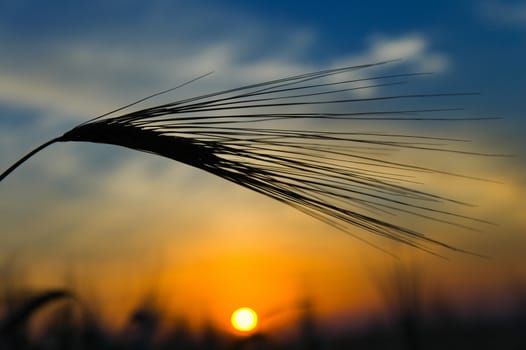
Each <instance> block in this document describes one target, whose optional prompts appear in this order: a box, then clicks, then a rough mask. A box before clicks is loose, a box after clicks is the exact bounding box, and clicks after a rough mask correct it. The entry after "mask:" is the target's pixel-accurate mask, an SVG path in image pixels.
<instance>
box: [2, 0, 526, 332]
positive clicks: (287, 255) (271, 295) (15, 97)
mask: <svg viewBox="0 0 526 350" xmlns="http://www.w3.org/2000/svg"><path fill="white" fill-rule="evenodd" d="M343 3H345V4H343ZM373 3H374V6H373V5H372V4H373ZM525 34H526V6H525V5H524V4H523V3H522V2H519V1H497V0H487V1H462V2H459V1H450V0H448V1H433V2H419V1H397V2H392V1H376V2H371V4H369V5H366V4H364V3H363V2H358V1H346V2H343V1H324V2H309V1H288V2H286V3H284V2H283V1H264V2H250V1H245V2H236V1H230V2H229V1H200V2H183V1H151V2H144V1H134V0H130V1H121V0H119V1H111V2H108V1H102V0H95V1H90V2H77V3H75V2H68V1H47V2H38V1H28V0H19V1H3V2H2V3H1V4H0V169H1V170H3V169H5V168H7V167H8V166H10V165H11V164H12V163H13V162H15V161H16V160H17V159H18V158H19V157H20V156H22V155H23V154H25V153H26V152H28V151H29V150H30V149H32V148H34V147H36V146H38V145H40V144H41V143H43V142H45V141H47V140H49V139H51V138H53V137H55V136H58V135H61V134H62V133H63V132H64V131H66V130H68V129H70V128H71V127H73V126H75V125H76V124H78V123H80V122H82V121H85V120H88V119H90V118H93V117H94V116H97V115H100V114H102V113H105V112H107V111H109V110H112V109H114V108H117V107H119V106H122V105H125V104H127V103H129V102H131V101H134V100H136V99H138V98H141V97H143V96H146V95H149V94H151V93H153V92H156V91H160V90H162V89H165V88H168V87H172V86H176V85H178V84H180V83H182V82H184V81H187V80H189V79H192V78H195V77H196V76H199V75H201V74H204V73H206V72H209V71H214V74H213V75H212V76H211V77H207V78H206V79H204V80H200V81H198V82H196V83H194V84H192V85H190V86H188V87H185V88H184V89H181V90H176V91H175V92H172V93H170V94H168V95H164V96H162V97H161V98H158V99H155V100H153V101H151V102H149V104H148V105H154V104H156V103H162V102H169V101H172V100H176V99H180V98H185V97H188V96H192V95H195V94H197V93H205V92H211V91H215V90H221V89H227V88H231V87H237V86H240V85H242V84H248V83H255V82H261V81H266V80H270V79H274V78H278V77H283V76H288V75H292V74H298V73H303V72H309V71H316V70H321V69H328V68H334V67H338V66H344V65H351V64H359V63H364V62H373V61H381V60H385V59H394V58H401V59H402V60H401V61H400V62H397V63H394V64H393V68H394V69H395V70H396V71H398V72H417V71H432V72H434V74H433V75H432V76H430V77H426V78H425V79H424V82H421V81H417V82H416V83H415V84H416V85H415V87H417V88H420V87H421V88H422V89H424V90H425V91H426V92H436V91H476V92H480V95H479V96H475V97H469V98H465V99H462V100H460V103H461V104H462V105H463V106H464V107H466V111H465V112H462V113H465V114H466V116H471V117H473V116H480V117H499V118H502V119H498V120H489V121H477V122H469V123H461V124H436V123H429V124H425V123H423V124H422V123H420V124H419V123H398V124H391V125H382V124H374V125H372V126H371V130H377V129H385V128H389V130H397V131H399V130H402V131H404V132H405V133H412V134H419V135H420V134H425V135H433V136H444V137H452V138H463V139H470V140H473V141H472V142H470V143H468V144H466V145H464V144H463V145H461V146H460V147H462V148H464V147H465V148H466V149H468V150H470V151H480V152H486V153H498V154H509V155H513V157H470V156H461V155H451V154H428V153H422V152H420V153H411V152H407V153H403V154H401V156H403V157H405V158H404V159H406V160H410V161H412V162H416V163H418V164H420V163H422V164H427V165H432V166H433V167H435V168H440V169H444V170H454V171H455V172H460V173H464V174H469V175H472V176H476V177H483V178H486V179H490V180H492V181H494V182H480V181H472V180H467V179H459V178H451V177H447V176H444V177H441V176H434V177H430V176H429V177H424V176H423V175H422V178H421V179H419V180H421V181H422V182H424V183H425V187H424V188H425V189H429V190H433V191H435V192H438V193H441V194H445V195H448V196H450V197H453V198H456V199H459V200H462V201H466V202H469V203H473V204H475V205H476V206H475V207H473V208H468V207H466V208H462V209H460V210H461V213H462V214H465V215H469V216H473V217H480V218H483V219H486V220H488V221H491V222H494V223H496V225H481V226H479V227H477V228H479V229H480V230H481V232H472V231H467V230H462V229H458V228H456V227H453V228H451V227H447V226H442V225H436V226H433V225H435V224H434V223H429V222H420V221H419V220H415V221H414V222H411V225H415V226H416V227H418V228H421V229H422V230H425V231H426V232H431V233H432V234H433V237H436V238H439V239H440V240H442V241H445V242H448V243H451V244H452V245H454V246H458V247H462V248H466V249H468V250H470V251H476V252H478V253H481V254H484V255H488V256H489V257H490V258H489V259H481V258H477V257H473V256H467V255H463V254H457V253H453V252H447V251H446V252H444V251H441V254H443V255H445V256H446V257H447V260H446V259H441V258H437V257H435V256H432V255H430V254H426V253H422V252H417V251H415V250H413V249H410V248H407V247H400V246H398V245H396V244H395V243H392V242H388V241H385V240H383V241H382V240H374V239H373V241H374V243H375V244H379V245H380V246H381V247H382V248H384V249H386V250H388V251H390V252H392V253H393V254H396V255H398V256H400V257H401V259H402V260H403V261H404V262H406V263H408V264H411V265H413V266H416V267H417V270H418V271H420V272H421V275H422V276H423V277H422V278H423V282H424V285H425V288H424V289H425V291H426V295H427V297H428V298H429V299H433V298H438V297H445V298H447V299H448V300H451V302H452V303H453V304H454V305H456V307H458V308H459V309H461V308H463V307H465V308H469V307H476V306H477V305H478V304H480V303H482V302H483V300H491V303H490V304H491V305H494V306H495V308H499V307H500V306H501V302H502V299H504V297H503V296H506V299H509V298H511V295H513V292H514V288H516V287H517V286H519V285H523V284H524V283H526V268H525V267H524V266H526V237H525V233H526V215H525V214H524V212H525V206H524V198H526V162H525V160H526V156H525V153H524V149H526V138H525V137H524V134H525V131H526V122H525V117H524V113H525V111H526V99H525V98H524V97H525V96H526V84H525V82H526V69H525V68H524V63H523V62H525V61H526V35H525ZM411 84H412V83H411ZM415 87H413V88H415ZM371 93H373V94H374V93H375V91H373V92H371ZM352 127H354V125H353V124H352V123H351V122H350V123H349V128H352ZM360 127H363V126H362V125H360ZM0 197H1V198H2V200H1V201H0V222H1V227H0V232H1V235H0V265H7V264H13V265H15V266H17V268H18V269H20V271H21V272H20V274H19V275H18V276H19V278H20V279H21V280H23V281H27V283H30V284H32V285H34V286H38V287H42V288H47V287H54V286H62V285H64V283H67V285H68V286H70V287H71V288H74V289H75V291H77V292H78V293H79V294H80V295H82V296H84V297H86V298H87V299H91V300H95V301H96V302H98V303H99V307H100V308H101V310H102V313H103V314H104V315H105V318H106V319H107V320H109V321H110V323H111V324H113V325H114V326H115V327H118V325H120V324H122V323H123V322H124V320H125V319H126V317H127V315H126V312H128V311H129V310H130V309H131V308H133V307H134V306H136V304H137V303H138V302H140V300H141V298H142V297H143V296H144V295H145V294H148V293H150V294H151V295H155V297H156V298H157V299H158V300H159V301H160V304H161V305H163V308H165V311H166V312H167V313H169V314H170V315H176V316H179V317H184V318H186V319H188V320H189V321H190V323H191V324H192V326H194V327H197V328H198V327H199V326H200V325H203V324H205V323H207V322H211V323H212V324H214V325H215V326H217V327H219V328H221V329H224V330H229V329H230V328H229V327H230V324H229V322H230V319H229V318H230V315H231V313H232V312H233V311H234V310H235V309H236V308H238V307H241V306H249V307H251V308H253V309H254V310H255V311H256V312H257V313H258V315H259V318H260V326H259V327H260V329H261V330H262V331H265V330H266V329H268V330H271V329H274V330H275V329H280V328H283V327H285V326H287V327H288V326H289V325H290V324H291V323H292V321H293V320H294V319H295V318H297V317H298V314H299V312H300V309H301V306H299V305H301V303H302V302H303V301H304V300H306V299H309V300H311V302H312V305H313V308H314V311H315V313H316V314H317V315H318V316H319V318H320V320H322V323H323V324H324V325H325V326H326V327H336V326H335V325H337V324H338V325H340V324H343V321H342V320H353V321H354V322H360V321H363V320H364V319H366V318H367V317H369V316H371V315H376V314H381V313H382V312H385V311H386V309H387V308H386V305H385V300H384V299H383V297H382V292H381V291H380V290H379V289H381V288H380V287H379V283H378V280H381V279H382V278H384V277H385V275H386V274H387V273H388V271H389V269H391V268H392V266H393V265H394V264H395V263H396V260H395V259H393V258H392V257H391V256H389V255H387V254H385V253H383V252H381V251H379V250H377V249H374V248H372V247H370V246H368V245H366V244H364V243H362V242H360V241H357V240H355V239H353V238H351V237H349V236H347V235H345V234H343V233H341V232H339V231H338V230H336V229H334V228H331V227H329V226H327V225H325V224H323V223H321V222H318V221H316V220H315V219H313V218H310V217H308V216H306V215H304V214H302V213H300V212H297V211H295V210H294V209H292V208H289V207H287V206H285V205H283V204H280V203H278V202H275V201H273V200H271V199H268V198H265V197H263V196H261V195H259V194H256V193H252V192H250V191H248V190H245V189H242V188H240V187H238V186H236V185H234V184H231V183H228V182H226V181H224V180H222V179H219V178H216V177H214V176H212V175H209V174H206V173H204V172H202V171H200V170H197V169H193V168H189V167H188V166H185V165H182V164H177V163H175V162H173V161H170V160H167V159H163V158H159V157H155V156H151V155H147V154H142V153H137V152H133V151H129V150H125V149H119V148H116V147H112V146H104V145H93V144H73V143H72V144H57V145H53V146H52V147H50V148H49V149H46V150H45V151H44V152H43V153H41V154H39V155H38V156H37V157H35V158H34V159H31V160H30V161H29V162H28V163H26V164H24V165H23V166H22V167H21V168H19V169H18V170H17V171H16V172H15V173H13V174H12V175H11V176H10V177H8V178H6V179H5V180H4V181H3V182H2V183H0ZM357 233H358V234H359V235H360V236H361V237H364V238H367V239H368V236H367V234H366V233H363V232H359V231H357ZM382 276H384V277H382ZM486 305H488V303H486Z"/></svg>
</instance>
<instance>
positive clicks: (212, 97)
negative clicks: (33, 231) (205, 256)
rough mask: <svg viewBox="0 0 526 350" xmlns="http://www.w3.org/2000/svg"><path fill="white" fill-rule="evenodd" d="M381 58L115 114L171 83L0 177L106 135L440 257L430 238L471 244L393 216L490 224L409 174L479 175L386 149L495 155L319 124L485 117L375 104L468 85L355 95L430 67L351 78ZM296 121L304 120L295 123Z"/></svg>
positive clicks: (343, 226)
mask: <svg viewBox="0 0 526 350" xmlns="http://www.w3.org/2000/svg"><path fill="white" fill-rule="evenodd" d="M388 63H390V62H378V63H372V64H366V65H359V66H351V67H343V68H337V69H330V70H323V71H317V72H313V73H307V74H301V75H295V76H291V77H285V78H282V79H277V80H272V81H268V82H263V83H259V84H253V85H247V86H242V87H239V88H235V89H229V90H224V91H219V92H214V93H209V94H204V95H200V96H196V97H193V98H188V99H183V100H179V101H175V102H171V103H167V104H162V105H159V106H155V107H151V108H145V109H141V110H138V111H133V112H130V113H126V114H123V115H117V116H115V115H116V114H117V112H121V111H122V110H124V109H126V108H129V107H131V106H133V105H136V104H138V103H139V102H143V101H145V100H147V99H149V98H151V97H153V96H157V95H159V94H161V93H165V92H166V91H169V90H166V91H163V92H161V93H157V94H154V95H151V96H148V97H146V98H144V99H141V100H139V101H137V102H134V103H132V104H130V105H127V106H125V107H122V108H119V109H117V110H115V111H112V112H110V113H107V114H104V115H102V116H99V117H97V118H94V119H91V120H89V121H87V122H85V123H82V124H80V125H78V126H77V127H75V128H73V129H71V130H70V131H68V132H66V133H65V134H63V135H62V136H59V137H57V138H55V139H52V140H50V141H48V142H46V143H45V144H43V145H41V146H40V147H38V148H36V149H35V150H33V151H31V152H30V153H29V154H27V155H26V156H25V157H23V158H21V159H20V160H19V161H18V162H16V163H15V164H13V166H11V167H10V168H9V169H7V170H6V171H5V172H4V173H3V174H1V175H0V181H1V180H3V179H4V178H5V177H6V176H7V175H8V174H9V173H11V172H12V171H13V170H15V169H16V168H17V167H18V166H19V165H21V164H22V163H23V162H25V161H26V160H27V159H29V158H30V157H31V156H33V155H34V154H35V153H37V152H39V151H40V150H42V149H44V148H46V147H48V146H50V145H51V144H53V143H56V142H70V141H83V142H94V143H100V144H111V145H117V146H123V147H127V148H130V149H133V150H137V151H142V152H148V153H153V154H157V155H160V156H163V157H166V158H169V159H172V160H175V161H178V162H182V163H185V164H188V165H191V166H194V167H196V168H200V169H203V170H205V171H207V172H209V173H212V174H214V175H217V176H219V177H221V178H223V179H226V180H229V181H232V182H234V183H236V184H238V185H241V186H243V187H246V188H248V189H251V190H253V191H256V192H259V193H261V194H263V195H265V196H268V197H271V198H274V199H275V200H278V201H280V202H282V203H285V204H288V205H290V206H292V207H294V208H296V209H298V210H300V211H302V212H304V213H306V214H308V215H310V216H313V217H315V218H317V219H319V220H321V221H323V222H326V223H327V224H329V225H332V226H334V227H336V228H338V229H340V230H342V231H344V232H346V233H348V234H350V235H352V236H353V237H355V238H357V239H360V240H362V241H366V242H368V240H367V239H366V238H363V237H362V236H360V235H358V234H356V233H355V232H352V231H351V229H352V228H353V227H354V228H358V229H361V230H364V231H367V232H369V233H371V234H374V235H378V236H382V237H385V238H388V239H391V240H395V241H398V242H400V243H403V244H406V245H409V246H412V247H415V248H418V249H422V250H425V251H427V252H430V253H433V254H436V252H435V251H434V250H433V247H435V248H436V247H442V248H446V249H448V250H454V251H460V252H465V253H467V251H466V250H462V249H459V248H458V247H454V246H451V245H449V244H447V243H446V242H443V241H440V240H437V239H434V238H432V237H430V236H429V235H426V234H425V232H419V231H417V230H414V229H411V228H410V227H408V226H407V225H405V224H402V223H397V222H396V218H397V214H403V215H413V216H417V217H420V218H424V219H426V220H429V221H436V222H441V223H446V224H449V225H454V226H458V227H465V228H468V229H469V228H470V222H471V223H475V222H482V223H488V222H486V221H484V220H482V219H477V218H472V217H468V216H464V215H461V214H458V211H457V210H456V209H447V208H449V206H450V205H459V206H462V205H468V204H466V203H462V202H459V201H456V200H454V199H452V198H446V197H443V196H440V195H439V194H435V193H430V192H427V191H422V190H419V189H418V186H417V184H416V183H415V182H414V177H415V176H418V174H422V173H434V174H441V175H446V176H461V177H466V178H471V179H474V180H481V179H478V178H475V177H469V176H466V175H461V174H456V173H454V172H452V171H449V170H448V171H445V170H440V169H432V168H429V167H425V166H421V165H419V164H413V163H410V162H407V163H406V162H400V161H395V160H393V159H392V158H389V152H390V151H392V150H400V149H411V150H420V151H425V152H449V153H451V154H470V155H477V156H494V155H493V154H484V153H476V152H468V151H464V150H460V149H452V148H449V147H445V146H444V145H443V144H444V143H446V145H447V144H449V143H455V142H459V141H462V140H457V139H452V138H437V137H430V136H425V135H405V134H399V133H385V132H358V131H355V132H351V131H349V132H347V131H342V130H341V125H340V124H338V127H339V129H335V128H334V127H332V128H326V129H325V130H321V127H322V126H324V127H325V126H328V125H329V124H330V123H333V122H337V121H342V120H348V121H367V122H370V123H374V122H385V121H443V122H446V121H449V122H451V121H456V122H458V121H466V120H470V121H474V120H482V119H492V118H463V117H461V118H459V117H450V116H449V114H448V113H447V112H453V111H459V110H461V109H460V108H402V107H397V108H393V107H391V108H388V109H385V107H384V109H382V108H379V107H375V105H377V106H381V105H383V104H384V102H388V101H396V102H397V104H399V105H403V103H402V102H404V101H414V100H426V101H427V100H429V99H439V98H444V97H458V96H463V95H472V93H433V94H423V93H419V94H390V95H382V96H371V95H366V96H368V97H363V96H364V95H356V94H352V93H353V92H354V93H356V92H358V91H359V90H362V91H363V90H367V89H369V90H371V89H374V88H379V87H382V88H385V87H388V86H395V85H400V84H403V83H406V80H407V79H410V78H413V77H415V76H421V75H426V74H429V73H401V74H389V75H388V74H383V75H376V76H369V77H363V74H362V75H360V76H354V75H353V73H357V72H358V71H360V73H361V72H362V71H364V70H367V69H371V68H373V67H378V66H381V65H386V64H388ZM207 75H208V74H207ZM204 76H206V75H204ZM204 76H201V77H199V78H196V79H193V80H191V81H189V82H186V83H184V84H181V85H180V86H178V87H176V88H179V87H182V86H184V85H187V84H189V83H191V82H194V81H195V80H197V79H201V78H202V77H204ZM174 89H175V88H174ZM174 89H170V90H174ZM360 96H362V97H360ZM364 105H365V106H367V109H366V110H364V109H363V106H364ZM354 106H356V107H362V108H354ZM306 121H310V123H306ZM295 125H296V126H295ZM298 126H301V129H297V128H298ZM335 130H337V131H335ZM368 243H370V242H368Z"/></svg>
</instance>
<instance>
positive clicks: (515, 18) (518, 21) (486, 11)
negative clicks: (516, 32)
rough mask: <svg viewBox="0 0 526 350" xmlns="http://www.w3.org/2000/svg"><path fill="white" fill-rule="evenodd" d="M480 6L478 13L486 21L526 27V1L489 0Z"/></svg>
mask: <svg viewBox="0 0 526 350" xmlns="http://www.w3.org/2000/svg"><path fill="white" fill-rule="evenodd" d="M478 6H479V7H478V8H477V11H478V13H479V14H480V16H481V17H482V18H483V19H485V20H486V21H489V22H491V23H494V24H499V25H506V26H511V27H515V28H517V27H519V28H526V3H524V2H523V1H501V0H487V1H483V2H481V3H480V4H479V5H478Z"/></svg>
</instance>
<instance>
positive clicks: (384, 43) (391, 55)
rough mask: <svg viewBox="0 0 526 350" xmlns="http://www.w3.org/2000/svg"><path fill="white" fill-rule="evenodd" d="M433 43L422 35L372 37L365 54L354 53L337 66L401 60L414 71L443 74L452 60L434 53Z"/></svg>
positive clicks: (443, 54)
mask: <svg viewBox="0 0 526 350" xmlns="http://www.w3.org/2000/svg"><path fill="white" fill-rule="evenodd" d="M431 46H432V45H431V41H430V39H429V38H427V37H426V36H424V35H422V34H414V33H410V34H404V35H401V36H397V37H389V36H384V35H376V36H372V37H371V38H370V39H369V45H368V47H367V49H366V50H365V51H364V52H361V53H354V54H352V55H350V56H348V57H345V58H344V59H343V61H340V60H338V61H336V65H343V64H349V62H350V63H351V64H363V63H369V62H379V61H388V60H400V61H399V62H398V64H403V65H408V66H409V67H410V68H411V69H413V70H414V71H426V72H435V73H441V72H444V71H446V70H447V69H448V67H449V65H450V60H449V58H448V57H447V55H446V54H445V53H443V52H437V51H433V49H432V48H431Z"/></svg>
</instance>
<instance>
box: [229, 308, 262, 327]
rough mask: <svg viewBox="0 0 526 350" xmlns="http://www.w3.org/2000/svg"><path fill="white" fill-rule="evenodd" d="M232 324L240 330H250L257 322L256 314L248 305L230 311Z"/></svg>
mask: <svg viewBox="0 0 526 350" xmlns="http://www.w3.org/2000/svg"><path fill="white" fill-rule="evenodd" d="M230 321H231V322H232V326H233V327H234V328H235V329H236V330H238V331H240V332H251V331H253V330H254V329H255V328H256V326H257V324H258V315H257V314H256V312H255V311H254V310H252V309H251V308H249V307H242V308H239V309H237V310H236V311H234V312H233V313H232V317H231V318H230Z"/></svg>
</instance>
